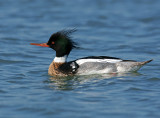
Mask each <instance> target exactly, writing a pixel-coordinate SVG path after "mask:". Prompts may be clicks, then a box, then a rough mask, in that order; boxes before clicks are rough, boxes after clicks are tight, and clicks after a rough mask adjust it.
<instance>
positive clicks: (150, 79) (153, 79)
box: [148, 77, 160, 82]
mask: <svg viewBox="0 0 160 118" xmlns="http://www.w3.org/2000/svg"><path fill="white" fill-rule="evenodd" d="M148 80H149V81H153V82H154V81H160V78H156V77H153V78H149V79H148Z"/></svg>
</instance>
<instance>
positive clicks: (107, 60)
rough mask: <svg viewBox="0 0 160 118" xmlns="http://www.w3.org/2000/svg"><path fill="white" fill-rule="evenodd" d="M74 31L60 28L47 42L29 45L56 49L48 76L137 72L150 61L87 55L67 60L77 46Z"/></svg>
mask: <svg viewBox="0 0 160 118" xmlns="http://www.w3.org/2000/svg"><path fill="white" fill-rule="evenodd" d="M75 31H76V30H73V29H72V30H61V31H58V32H56V33H53V34H52V35H51V36H50V38H49V40H48V42H47V43H31V45H36V46H41V47H49V48H51V49H53V50H54V51H56V56H55V58H54V59H53V61H52V63H51V64H50V65H49V69H48V74H49V75H50V76H70V75H90V74H106V73H128V72H137V71H138V70H139V69H140V68H141V67H142V66H143V65H145V64H147V63H149V62H151V61H152V59H151V60H148V61H143V62H138V61H134V60H123V59H121V58H116V57H110V56H88V57H83V58H79V59H75V60H73V61H69V62H67V57H68V55H69V54H70V52H71V51H72V49H76V48H79V46H78V44H77V43H76V42H75V41H73V39H72V38H71V34H72V33H73V32H75Z"/></svg>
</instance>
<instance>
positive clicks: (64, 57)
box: [54, 55, 67, 63]
mask: <svg viewBox="0 0 160 118" xmlns="http://www.w3.org/2000/svg"><path fill="white" fill-rule="evenodd" d="M66 61H67V55H64V56H63V57H55V58H54V62H57V63H64V62H66Z"/></svg>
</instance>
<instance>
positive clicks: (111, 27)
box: [0, 0, 160, 118]
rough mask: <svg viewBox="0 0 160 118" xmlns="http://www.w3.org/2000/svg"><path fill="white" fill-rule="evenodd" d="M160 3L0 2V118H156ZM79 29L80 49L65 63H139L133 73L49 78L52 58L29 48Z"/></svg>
mask: <svg viewBox="0 0 160 118" xmlns="http://www.w3.org/2000/svg"><path fill="white" fill-rule="evenodd" d="M159 4H160V1H159V0H132V1H131V0H130V1H129V0H108V1H106V0H77V1H75V0H70V1H64V0H45V1H42V0H41V1H40V0H16V2H15V1H13V0H1V1H0V40H1V43H0V75H1V77H0V81H1V82H0V117H1V118H36V117H39V118H53V117H54V118H66V117H67V118H69V117H75V118H82V117H85V118H106V117H108V118H128V117H131V118H159V117H160V112H159V110H160V100H159V98H160V74H159V71H160V56H159V55H160V53H159V52H160V30H159V29H160V25H159V24H160V14H159V13H160V7H159ZM65 28H77V29H78V31H77V32H76V33H74V34H73V38H74V39H75V40H76V42H78V43H79V44H80V46H81V47H82V49H79V50H73V51H72V52H71V54H70V56H69V59H68V60H74V59H77V58H80V57H84V56H91V55H95V56H97V55H106V56H114V57H119V58H123V59H132V60H137V61H144V60H148V59H154V61H153V62H151V63H149V64H147V65H146V66H144V67H143V68H142V69H141V70H140V71H139V72H138V73H130V74H121V75H119V74H118V75H104V74H103V75H92V76H75V77H66V78H65V77H64V78H58V77H50V76H49V75H48V74H47V70H48V66H49V64H50V63H51V61H52V59H53V58H54V56H55V52H53V51H52V50H51V49H48V48H42V47H37V46H31V45H29V44H30V43H44V42H46V41H47V40H48V38H49V37H50V35H51V34H52V33H53V32H57V31H59V30H61V29H65Z"/></svg>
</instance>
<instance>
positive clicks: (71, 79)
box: [47, 72, 141, 90]
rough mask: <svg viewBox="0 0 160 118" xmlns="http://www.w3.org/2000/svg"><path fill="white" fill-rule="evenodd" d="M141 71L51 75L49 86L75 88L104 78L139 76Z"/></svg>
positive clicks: (63, 88)
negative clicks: (65, 75) (63, 75)
mask: <svg viewBox="0 0 160 118" xmlns="http://www.w3.org/2000/svg"><path fill="white" fill-rule="evenodd" d="M139 75H141V74H140V73H137V72H136V73H113V74H102V75H98V74H96V75H79V76H67V77H58V76H52V77H50V81H47V82H48V83H49V87H50V88H53V89H58V90H73V89H76V88H77V87H81V85H84V84H86V83H89V82H98V81H101V80H103V79H114V78H116V79H125V78H126V77H130V76H132V77H134V76H139Z"/></svg>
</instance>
